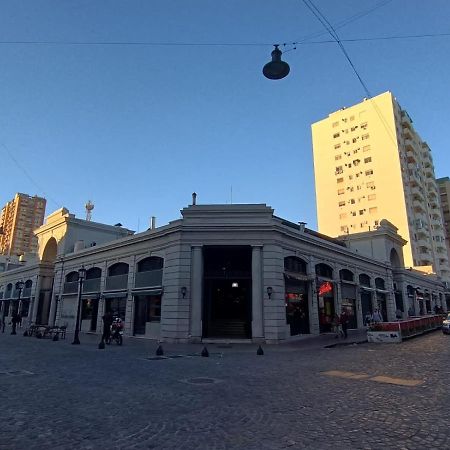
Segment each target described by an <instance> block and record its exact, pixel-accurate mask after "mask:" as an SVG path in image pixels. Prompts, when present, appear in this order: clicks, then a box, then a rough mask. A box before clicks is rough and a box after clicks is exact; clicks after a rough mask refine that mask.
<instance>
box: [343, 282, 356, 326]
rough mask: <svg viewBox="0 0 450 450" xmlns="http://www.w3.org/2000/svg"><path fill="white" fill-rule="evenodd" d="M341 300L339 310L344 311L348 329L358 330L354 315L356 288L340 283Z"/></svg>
mask: <svg viewBox="0 0 450 450" xmlns="http://www.w3.org/2000/svg"><path fill="white" fill-rule="evenodd" d="M341 290H342V300H341V309H343V310H345V312H346V313H347V317H348V319H349V320H348V328H350V329H356V328H358V319H357V313H356V286H355V285H351V284H347V283H342V284H341Z"/></svg>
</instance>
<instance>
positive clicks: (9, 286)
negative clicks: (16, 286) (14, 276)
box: [6, 283, 13, 292]
mask: <svg viewBox="0 0 450 450" xmlns="http://www.w3.org/2000/svg"><path fill="white" fill-rule="evenodd" d="M12 287H13V285H12V283H9V284H7V285H6V292H11V291H12Z"/></svg>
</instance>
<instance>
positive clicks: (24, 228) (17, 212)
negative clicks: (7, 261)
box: [0, 193, 46, 256]
mask: <svg viewBox="0 0 450 450" xmlns="http://www.w3.org/2000/svg"><path fill="white" fill-rule="evenodd" d="M45 205H46V200H45V198H42V197H37V196H33V197H31V196H30V195H27V194H21V193H17V194H16V195H15V196H14V198H13V199H12V200H11V201H10V202H8V203H6V205H5V206H4V207H3V208H2V210H1V212H0V254H2V255H8V256H19V255H24V254H26V253H36V252H37V248H38V242H37V238H36V236H34V234H33V230H35V229H36V228H39V227H40V226H41V225H42V223H43V221H44V214H45Z"/></svg>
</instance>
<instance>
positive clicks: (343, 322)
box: [339, 308, 349, 339]
mask: <svg viewBox="0 0 450 450" xmlns="http://www.w3.org/2000/svg"><path fill="white" fill-rule="evenodd" d="M339 321H340V323H341V327H342V333H343V334H344V339H347V329H348V322H349V317H348V314H347V311H346V310H345V309H344V308H343V309H342V312H341V316H340V317H339Z"/></svg>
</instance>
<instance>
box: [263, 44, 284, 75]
mask: <svg viewBox="0 0 450 450" xmlns="http://www.w3.org/2000/svg"><path fill="white" fill-rule="evenodd" d="M274 47H275V49H274V50H272V61H270V62H268V63H267V64H266V65H265V66H264V67H263V74H264V76H265V77H266V78H269V80H281V79H282V78H284V77H286V76H287V75H288V73H289V71H290V68H289V64H288V63H287V62H285V61H281V55H282V54H283V53H282V51H281V50H280V49H279V48H278V45H274Z"/></svg>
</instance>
